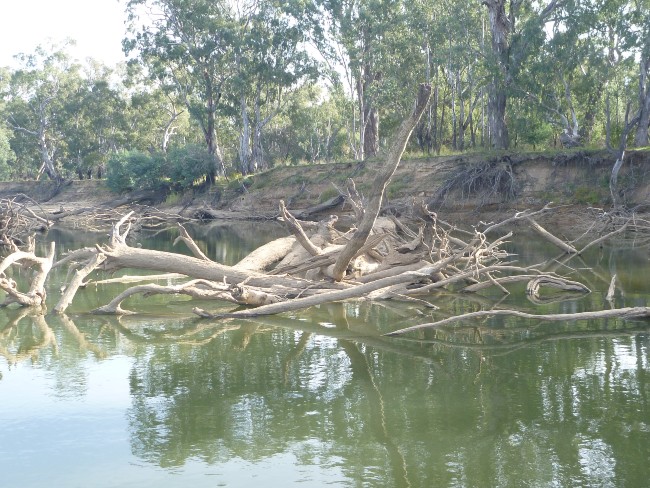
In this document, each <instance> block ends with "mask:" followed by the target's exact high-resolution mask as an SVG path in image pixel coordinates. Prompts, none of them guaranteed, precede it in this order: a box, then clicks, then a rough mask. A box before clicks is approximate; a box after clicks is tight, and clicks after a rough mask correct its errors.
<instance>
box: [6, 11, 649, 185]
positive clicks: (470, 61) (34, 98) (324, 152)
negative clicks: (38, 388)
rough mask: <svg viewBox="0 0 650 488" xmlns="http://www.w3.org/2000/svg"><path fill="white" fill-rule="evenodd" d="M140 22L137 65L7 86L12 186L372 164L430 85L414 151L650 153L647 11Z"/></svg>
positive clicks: (51, 64)
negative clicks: (143, 164) (630, 149)
mask: <svg viewBox="0 0 650 488" xmlns="http://www.w3.org/2000/svg"><path fill="white" fill-rule="evenodd" d="M125 8H126V10H127V12H128V14H129V25H128V32H127V34H126V36H125V39H124V42H123V46H124V51H125V53H126V54H128V55H129V60H128V62H125V63H124V64H123V65H121V66H116V67H107V66H103V65H101V63H98V62H96V61H91V60H89V61H85V62H83V63H82V62H79V61H77V60H74V59H71V58H70V56H69V54H68V52H67V46H66V45H63V46H41V47H39V48H37V49H36V50H35V52H33V53H19V54H17V57H16V59H17V60H18V64H17V66H18V67H16V68H3V69H2V70H0V120H2V125H1V126H0V177H1V178H3V179H12V178H14V179H15V178H38V177H40V176H41V175H42V174H45V175H47V176H48V177H49V178H52V179H55V180H58V179H62V178H70V177H77V178H87V177H98V176H99V177H103V176H105V175H106V174H107V171H108V172H109V173H110V174H112V175H113V176H115V175H117V174H121V173H120V171H123V170H125V171H126V170H128V171H131V170H134V171H136V172H137V168H135V167H133V168H132V167H130V166H129V164H130V163H129V161H135V160H139V161H141V160H142V158H145V159H148V162H147V164H149V165H151V166H152V167H155V168H156V171H155V174H156V175H157V178H156V181H157V182H158V183H160V184H168V185H173V184H175V185H177V186H178V185H181V186H187V185H193V184H197V183H198V182H201V181H206V180H210V179H213V178H215V177H217V176H220V175H229V174H233V173H241V174H248V173H254V172H257V171H260V170H264V169H267V168H270V167H272V166H274V165H280V164H299V163H312V164H314V163H320V162H326V161H333V160H350V159H366V158H372V157H375V156H377V155H379V154H380V153H381V152H382V151H383V150H384V149H385V147H384V146H385V144H386V141H387V140H388V139H389V138H390V137H391V136H392V134H393V133H394V132H395V131H396V130H397V127H398V124H399V121H400V120H401V119H402V118H403V117H404V115H405V114H406V113H409V111H410V110H411V108H412V107H410V106H409V105H410V103H411V99H410V97H409V95H408V94H410V93H413V91H414V87H415V86H417V84H418V83H421V82H427V83H429V84H431V86H432V97H431V104H430V106H429V108H428V109H427V111H426V112H425V114H424V116H423V118H422V120H421V122H420V124H419V125H418V127H417V128H416V130H415V131H414V135H413V137H412V138H411V140H410V142H409V145H408V147H407V153H411V154H422V153H425V154H430V153H432V152H433V153H436V154H440V153H443V152H461V151H476V150H481V149H483V150H488V149H492V148H494V149H515V150H529V149H533V150H538V149H543V148H552V147H559V146H562V145H564V146H585V145H587V146H595V147H604V146H608V147H617V146H619V145H620V143H621V142H622V141H621V140H620V138H621V136H622V135H625V137H626V140H625V141H624V142H625V143H626V144H628V143H629V144H630V145H635V146H637V147H643V146H647V145H648V126H649V125H650V88H649V87H650V82H649V81H648V80H649V79H650V35H649V30H648V29H649V27H648V26H649V25H650V18H649V14H648V12H650V4H649V3H648V1H647V0H634V1H631V0H628V1H623V0H547V1H543V2H532V1H530V0H484V1H482V2H461V1H459V0H436V1H434V0H414V1H409V2H407V1H405V0H373V1H369V2H368V1H364V2H360V1H357V0H292V1H290V2H278V1H274V0H247V1H244V2H230V1H226V0H224V1H221V0H216V1H212V0H210V1H207V0H130V1H128V2H127V3H126V7H125ZM135 154H139V155H140V156H138V157H137V158H135V156H134V155H135ZM134 158H135V159H134ZM197 158H198V159H197ZM196 161H200V164H196ZM134 164H135V163H134ZM110 165H113V166H114V168H113V169H112V170H110V171H109V166H110ZM136 166H137V165H136ZM134 178H135V179H137V177H136V175H135V173H133V174H131V175H130V176H129V177H128V178H125V179H122V180H120V181H123V183H124V184H125V185H127V186H128V185H129V184H131V183H128V184H127V182H133V181H135V180H134ZM118 186H119V185H118ZM122 189H126V187H123V188H122Z"/></svg>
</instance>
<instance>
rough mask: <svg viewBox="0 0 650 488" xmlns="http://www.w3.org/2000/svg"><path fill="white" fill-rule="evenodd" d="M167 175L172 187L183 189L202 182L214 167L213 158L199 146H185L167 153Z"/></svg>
mask: <svg viewBox="0 0 650 488" xmlns="http://www.w3.org/2000/svg"><path fill="white" fill-rule="evenodd" d="M167 162H168V169H169V177H170V178H171V180H172V182H173V184H174V188H175V189H177V190H183V189H186V188H191V187H192V186H193V185H195V184H197V183H199V182H202V181H203V180H204V179H205V177H206V176H207V175H208V174H210V170H211V169H213V168H214V165H215V159H214V156H211V155H210V154H209V153H208V151H207V150H206V149H205V148H203V147H201V146H185V147H182V148H178V149H174V150H172V151H170V152H169V153H168V154H167Z"/></svg>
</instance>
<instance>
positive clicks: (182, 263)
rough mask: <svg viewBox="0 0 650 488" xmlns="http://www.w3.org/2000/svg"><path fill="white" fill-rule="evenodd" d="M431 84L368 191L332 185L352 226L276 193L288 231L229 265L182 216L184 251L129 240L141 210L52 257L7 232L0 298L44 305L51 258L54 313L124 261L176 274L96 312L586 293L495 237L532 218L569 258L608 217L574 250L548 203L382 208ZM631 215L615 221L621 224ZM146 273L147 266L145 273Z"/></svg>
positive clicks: (274, 308)
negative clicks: (161, 304) (143, 302)
mask: <svg viewBox="0 0 650 488" xmlns="http://www.w3.org/2000/svg"><path fill="white" fill-rule="evenodd" d="M429 95H430V87H429V86H426V85H423V86H421V87H420V91H419V93H418V97H417V100H416V102H415V104H414V109H413V112H412V113H411V115H410V116H409V117H407V118H406V119H405V120H404V122H403V123H402V125H401V126H400V129H399V130H398V132H397V134H396V136H395V140H394V141H393V142H392V144H391V146H390V150H389V151H388V153H387V154H386V160H385V162H384V164H383V166H382V167H381V168H379V169H378V171H377V172H376V177H375V179H374V182H373V184H372V187H371V193H370V195H369V196H368V198H367V199H364V198H362V196H361V195H360V193H359V192H358V191H357V190H356V187H355V185H354V182H352V181H350V182H349V183H348V187H347V189H346V192H345V194H344V192H343V191H341V198H342V199H343V200H344V202H345V204H344V205H345V206H347V207H349V208H351V209H352V213H353V214H354V216H355V219H356V224H355V225H354V226H353V227H352V228H351V229H339V228H337V224H338V221H339V219H337V218H336V216H332V217H329V218H327V219H324V220H322V221H320V222H306V221H302V220H300V219H299V218H297V217H296V215H294V214H293V213H292V212H291V211H290V210H289V209H288V208H287V207H286V206H285V204H284V203H283V202H280V203H279V209H278V216H279V219H280V220H281V221H282V222H283V223H284V224H285V226H286V228H287V231H288V234H289V236H288V237H283V238H280V239H277V240H275V241H272V242H270V243H267V244H265V245H264V246H262V247H260V248H258V249H257V250H255V251H253V252H252V253H251V254H249V255H248V256H247V257H246V258H244V259H243V260H241V261H240V262H239V263H237V264H235V265H233V266H226V265H223V264H220V263H217V262H214V261H212V260H210V258H209V257H208V256H206V254H205V253H204V252H203V251H202V250H201V248H200V246H199V245H197V243H195V242H194V240H193V239H192V237H191V235H190V233H189V232H188V231H187V230H186V229H185V228H184V227H182V226H181V225H180V224H179V237H178V238H177V239H176V241H175V245H176V244H181V243H182V244H184V245H186V246H187V247H188V249H189V250H190V252H191V253H192V256H188V255H184V254H179V253H174V252H164V251H158V250H152V249H143V248H141V247H137V246H135V247H134V246H131V245H129V244H128V242H127V236H128V235H129V232H130V231H131V229H132V226H133V225H136V226H141V222H142V219H143V218H148V217H147V216H143V215H142V214H140V215H136V214H134V213H133V212H129V213H127V214H125V215H123V216H121V218H119V220H117V222H115V223H114V224H113V225H112V230H111V233H110V238H109V240H108V242H107V243H106V244H97V245H96V246H95V247H92V248H84V249H79V250H76V251H73V252H71V253H69V254H67V255H66V256H64V257H62V258H61V259H59V260H58V261H56V262H54V261H53V257H54V246H53V245H51V247H50V250H49V251H48V254H47V256H45V257H38V256H36V255H35V251H34V248H33V246H32V248H29V249H28V250H27V251H21V250H20V249H18V247H17V246H15V244H13V246H14V247H13V248H12V252H11V254H9V255H8V256H7V257H6V258H5V259H4V260H3V261H2V262H0V289H2V290H4V291H5V293H6V294H7V298H6V299H5V302H4V304H3V305H8V304H10V303H18V304H19V305H21V306H28V307H32V306H42V305H44V304H45V299H46V293H45V288H44V283H45V279H46V278H47V274H48V272H49V270H50V269H52V268H59V267H62V266H69V268H70V271H69V272H68V283H67V284H66V286H65V289H64V291H63V293H62V296H61V298H60V299H59V301H58V303H56V305H55V306H54V308H53V310H54V312H55V313H57V314H64V313H65V311H66V309H67V308H68V306H69V305H70V304H71V303H72V302H73V300H74V297H75V295H76V293H77V292H78V290H79V289H80V288H83V287H84V286H87V284H88V281H86V280H87V279H88V277H89V276H90V275H91V274H92V273H94V272H95V271H96V270H100V269H101V270H105V271H115V270H117V269H122V268H131V269H140V270H147V271H155V272H159V273H163V274H162V275H157V276H164V277H167V278H168V277H170V276H173V277H174V279H175V280H177V281H180V282H178V283H175V284H173V285H161V284H155V283H143V284H137V285H135V286H132V287H130V288H128V289H127V290H125V291H123V292H122V293H120V294H119V295H118V296H116V297H115V298H114V299H113V300H111V301H110V303H108V304H106V305H104V306H101V307H99V308H97V309H96V310H94V311H93V313H96V314H130V313H134V312H133V311H129V310H127V309H125V308H124V307H123V306H122V302H123V301H124V300H125V299H127V298H128V297H130V296H133V295H136V294H141V295H144V296H151V295H154V294H166V295H169V294H173V295H179V294H183V295H187V296H190V297H192V298H197V299H202V300H205V299H210V300H219V301H225V302H228V303H232V304H236V305H237V306H238V307H239V306H241V305H244V306H246V308H238V309H237V310H234V311H227V312H217V313H213V312H209V311H206V310H203V309H200V308H195V309H194V313H195V314H196V315H198V316H199V317H202V318H206V319H211V320H227V319H233V318H245V319H250V318H254V317H261V316H266V315H274V314H279V313H285V312H292V311H297V310H301V309H304V308H308V307H313V306H315V305H320V304H325V303H329V302H335V301H345V300H404V301H409V302H412V303H414V304H417V306H418V307H434V306H435V305H434V304H433V303H432V299H433V297H434V295H433V293H434V292H435V291H436V290H441V289H453V290H456V291H460V292H463V293H476V292H478V291H480V290H484V289H485V288H496V289H498V290H500V291H501V292H503V293H509V291H508V289H507V288H506V285H508V284H509V283H512V282H519V281H522V282H526V283H527V287H526V289H527V293H528V294H529V296H530V297H531V299H532V300H531V301H533V302H534V303H535V302H536V301H537V302H539V303H541V302H542V298H541V297H540V289H541V288H543V287H552V288H553V289H555V290H558V292H559V293H568V294H570V296H571V297H574V296H575V294H586V293H590V291H591V290H590V288H589V287H587V286H586V285H584V284H582V283H580V282H578V281H575V280H571V279H568V278H567V277H566V276H562V275H561V274H559V273H557V272H555V271H553V268H552V266H556V264H557V263H558V260H554V261H553V262H552V263H550V264H549V263H539V264H535V265H531V266H522V265H520V264H518V263H517V262H516V261H515V260H513V257H512V256H511V255H510V254H509V253H508V252H506V251H505V250H504V245H505V244H506V243H507V242H508V241H509V240H510V239H511V238H512V236H513V234H512V233H511V232H506V231H505V230H504V229H505V228H506V227H511V226H513V225H514V226H517V225H520V226H521V225H524V226H527V227H529V228H532V229H533V230H534V231H535V232H536V233H537V235H538V236H539V237H540V238H543V239H546V240H548V241H549V242H551V243H553V244H554V245H556V246H558V247H559V248H560V249H561V250H562V252H563V254H564V255H565V256H567V257H566V259H567V260H568V259H571V258H573V257H577V256H579V255H580V254H581V253H582V252H584V250H585V249H587V248H589V247H590V246H592V245H595V244H596V243H599V242H601V239H604V238H607V237H611V236H613V235H616V233H618V232H622V231H621V230H620V228H621V227H618V228H617V229H615V230H611V229H608V232H604V228H603V229H602V230H603V232H601V234H602V236H601V237H599V238H598V239H595V240H592V241H591V243H589V244H587V245H586V246H584V247H583V248H582V250H581V251H578V250H577V249H578V248H576V246H575V243H567V242H566V241H565V240H563V239H562V238H560V237H558V236H555V235H553V234H552V233H551V232H549V231H548V230H547V229H545V228H543V227H542V226H541V225H539V224H538V223H537V222H536V220H535V219H536V218H537V217H538V216H540V215H542V214H544V213H547V212H551V211H553V207H551V206H550V205H546V206H544V207H543V208H541V209H538V210H525V211H522V212H517V213H515V215H514V216H512V217H509V218H506V219H504V220H502V221H500V222H496V223H494V222H490V223H479V224H478V225H477V226H476V227H474V228H473V229H472V230H463V229H459V228H458V227H457V226H455V225H453V224H450V223H448V222H445V221H443V220H441V219H439V218H438V215H437V214H436V213H435V212H433V211H432V210H431V209H430V208H429V207H428V206H427V205H426V204H425V203H424V202H417V201H413V202H412V205H411V206H410V208H409V209H407V211H403V212H402V214H401V215H400V217H399V218H398V217H397V216H380V210H381V208H382V201H383V196H384V191H385V189H386V187H387V185H388V183H389V182H390V179H391V177H392V175H393V173H394V171H395V169H396V168H397V165H398V164H399V161H400V158H401V156H402V153H403V151H404V148H405V147H406V143H407V141H408V138H409V136H410V134H411V131H412V130H413V127H414V126H415V125H416V123H417V121H418V120H419V118H420V116H421V114H422V112H423V111H424V109H425V107H426V105H427V102H428V99H429ZM628 225H629V224H628V223H627V222H626V223H624V224H623V226H622V228H623V230H625V228H626V227H627V226H628ZM492 236H494V237H492ZM577 259H579V257H578V258H577ZM18 264H26V265H29V266H33V267H36V268H37V272H36V273H35V275H34V279H33V280H32V282H31V285H30V287H29V290H28V291H26V292H20V291H19V290H18V289H17V285H16V282H15V281H13V280H11V278H9V277H8V276H5V275H4V272H5V271H7V270H8V269H9V268H10V267H12V266H15V265H18ZM141 279H146V278H142V277H137V278H132V280H133V281H135V280H141ZM155 279H156V278H154V277H150V278H149V280H150V281H154V280H155ZM125 281H127V280H126V279H125ZM628 312H629V311H627V310H624V311H621V312H620V314H621V316H623V317H629V316H630V315H629V313H628ZM494 313H496V314H505V313H506V312H505V311H503V312H502V311H494ZM608 313H616V312H614V311H608ZM608 316H609V315H608ZM634 316H635V317H636V316H638V314H637V315H634ZM562 319H563V320H564V319H570V317H562ZM422 327H425V326H422Z"/></svg>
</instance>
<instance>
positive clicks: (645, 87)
mask: <svg viewBox="0 0 650 488" xmlns="http://www.w3.org/2000/svg"><path fill="white" fill-rule="evenodd" d="M631 15H632V18H633V20H634V28H633V29H630V31H629V32H631V33H632V34H633V35H634V37H635V40H636V42H635V44H636V52H637V53H638V60H639V62H638V64H639V88H638V98H639V102H638V103H639V123H638V126H637V130H636V135H635V140H634V143H635V144H636V145H637V146H647V145H649V144H650V140H649V138H648V130H649V128H650V1H648V0H636V1H635V2H634V3H633V9H632V11H631Z"/></svg>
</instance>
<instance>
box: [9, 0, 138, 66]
mask: <svg viewBox="0 0 650 488" xmlns="http://www.w3.org/2000/svg"><path fill="white" fill-rule="evenodd" d="M124 3H125V0H2V6H1V7H0V66H15V60H14V59H13V56H14V55H15V54H18V53H32V52H33V51H34V48H35V47H36V46H38V45H39V44H41V45H48V42H49V41H48V39H51V40H52V41H54V43H56V44H59V45H61V44H63V42H64V40H65V39H66V38H71V39H74V40H75V41H76V43H77V45H76V46H75V47H71V48H69V50H68V52H69V53H70V54H71V55H72V57H74V58H77V59H78V60H80V61H83V60H84V59H86V58H88V57H92V58H95V59H97V60H98V61H101V62H103V63H104V64H107V65H109V66H113V65H115V64H116V63H118V62H121V61H124V59H125V58H124V54H123V53H122V44H121V43H122V39H123V38H124V36H125V32H126V27H125V25H124V21H125V20H126V15H125V14H124Z"/></svg>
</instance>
